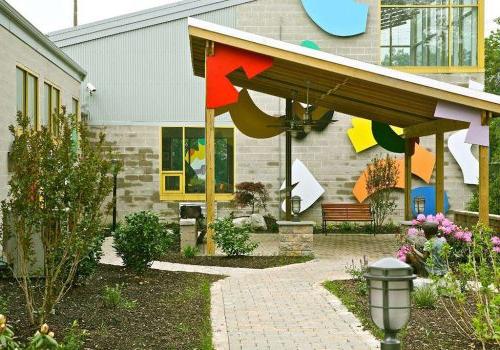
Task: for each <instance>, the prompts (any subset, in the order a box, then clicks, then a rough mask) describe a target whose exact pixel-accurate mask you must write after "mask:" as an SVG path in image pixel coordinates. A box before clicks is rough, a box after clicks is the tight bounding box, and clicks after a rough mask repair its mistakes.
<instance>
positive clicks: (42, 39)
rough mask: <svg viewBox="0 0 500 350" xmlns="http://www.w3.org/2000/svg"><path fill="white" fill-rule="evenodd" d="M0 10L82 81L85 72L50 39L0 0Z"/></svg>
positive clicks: (85, 74)
mask: <svg viewBox="0 0 500 350" xmlns="http://www.w3.org/2000/svg"><path fill="white" fill-rule="evenodd" d="M0 10H1V11H2V12H3V13H5V14H6V15H7V17H8V18H9V19H10V20H11V21H13V22H14V23H15V24H17V25H18V26H19V27H20V28H21V29H23V30H24V31H25V32H26V33H28V34H29V35H30V36H31V37H32V38H33V39H34V40H35V41H37V42H38V43H40V44H41V45H43V46H44V47H45V48H46V49H47V50H49V51H50V52H51V53H52V54H54V55H55V56H56V57H57V58H59V59H60V60H61V61H63V62H64V63H65V64H67V65H68V66H69V67H70V68H71V69H72V70H74V72H75V73H77V75H78V76H79V77H80V79H81V80H84V79H85V77H86V76H87V72H86V71H85V69H83V68H82V67H81V66H80V65H79V64H78V63H76V62H75V61H74V60H72V59H71V58H70V57H69V56H68V55H66V54H65V53H64V52H63V51H62V50H61V49H60V48H59V47H57V46H56V45H55V44H54V43H53V42H52V41H50V39H48V38H47V37H46V36H45V35H44V34H43V33H42V32H41V31H39V30H38V29H37V28H36V27H35V26H34V25H33V24H31V23H30V22H29V21H28V20H27V19H26V18H24V17H23V16H22V15H21V14H20V13H19V12H17V11H16V10H15V9H14V8H13V7H12V6H10V5H9V4H8V3H7V2H6V1H5V0H0Z"/></svg>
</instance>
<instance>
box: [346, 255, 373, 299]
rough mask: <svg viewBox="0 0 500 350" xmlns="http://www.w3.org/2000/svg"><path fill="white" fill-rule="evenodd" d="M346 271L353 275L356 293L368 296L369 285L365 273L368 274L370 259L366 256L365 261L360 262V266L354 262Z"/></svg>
mask: <svg viewBox="0 0 500 350" xmlns="http://www.w3.org/2000/svg"><path fill="white" fill-rule="evenodd" d="M345 271H346V272H347V273H348V274H349V275H351V277H352V279H353V280H354V281H356V292H357V293H358V294H360V295H367V294H368V285H367V282H366V278H365V273H367V272H368V259H367V258H366V256H364V257H363V260H360V261H359V266H358V265H356V264H355V263H354V260H352V263H351V265H347V266H346V268H345Z"/></svg>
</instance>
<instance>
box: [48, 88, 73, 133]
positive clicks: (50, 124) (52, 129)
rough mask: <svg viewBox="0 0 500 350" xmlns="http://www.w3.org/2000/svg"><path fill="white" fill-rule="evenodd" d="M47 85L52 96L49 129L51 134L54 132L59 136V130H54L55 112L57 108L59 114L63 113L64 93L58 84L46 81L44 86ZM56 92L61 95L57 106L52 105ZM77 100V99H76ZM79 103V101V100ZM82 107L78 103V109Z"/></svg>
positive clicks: (50, 97) (49, 102) (49, 98)
mask: <svg viewBox="0 0 500 350" xmlns="http://www.w3.org/2000/svg"><path fill="white" fill-rule="evenodd" d="M45 85H47V86H48V87H49V88H50V89H49V91H50V94H49V96H48V104H49V111H48V112H49V115H48V120H47V123H48V125H47V127H48V128H49V130H50V132H52V133H53V134H54V135H57V133H58V132H59V131H58V130H55V128H54V111H55V110H56V108H57V113H61V108H62V91H61V88H60V87H59V86H57V85H56V84H53V83H51V82H50V81H47V80H45V81H44V86H45ZM54 91H57V92H58V93H59V96H58V99H57V106H54V104H53V103H52V101H53V99H52V95H53V94H54ZM45 97H47V96H45ZM75 100H77V99H75ZM77 101H78V100H77ZM79 107H80V104H79V103H78V108H79Z"/></svg>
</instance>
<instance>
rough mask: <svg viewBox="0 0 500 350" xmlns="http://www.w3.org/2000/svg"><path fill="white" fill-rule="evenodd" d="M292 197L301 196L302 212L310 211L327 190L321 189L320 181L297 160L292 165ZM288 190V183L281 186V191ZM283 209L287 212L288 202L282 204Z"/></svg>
mask: <svg viewBox="0 0 500 350" xmlns="http://www.w3.org/2000/svg"><path fill="white" fill-rule="evenodd" d="M294 185H296V186H295V187H294V188H293V189H292V196H299V197H300V198H301V199H302V201H301V202H300V212H301V213H302V212H304V211H305V210H307V209H309V207H311V206H312V205H313V204H314V202H316V201H317V200H318V199H319V198H320V197H321V196H322V195H323V193H325V189H324V188H323V187H321V185H320V184H319V182H318V180H316V178H315V177H314V175H313V174H311V172H310V171H309V169H307V167H306V166H305V165H304V163H302V162H301V161H300V160H298V159H295V162H293V165H292V186H294ZM285 188H286V182H283V184H282V185H281V190H284V189H285ZM281 209H282V210H283V211H286V201H283V203H282V204H281Z"/></svg>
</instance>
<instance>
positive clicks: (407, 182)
mask: <svg viewBox="0 0 500 350" xmlns="http://www.w3.org/2000/svg"><path fill="white" fill-rule="evenodd" d="M412 143H413V142H412V140H410V139H406V140H405V169H404V172H405V173H404V176H405V189H404V191H405V196H404V209H405V220H411V219H412V217H413V211H412V207H411V148H412Z"/></svg>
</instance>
